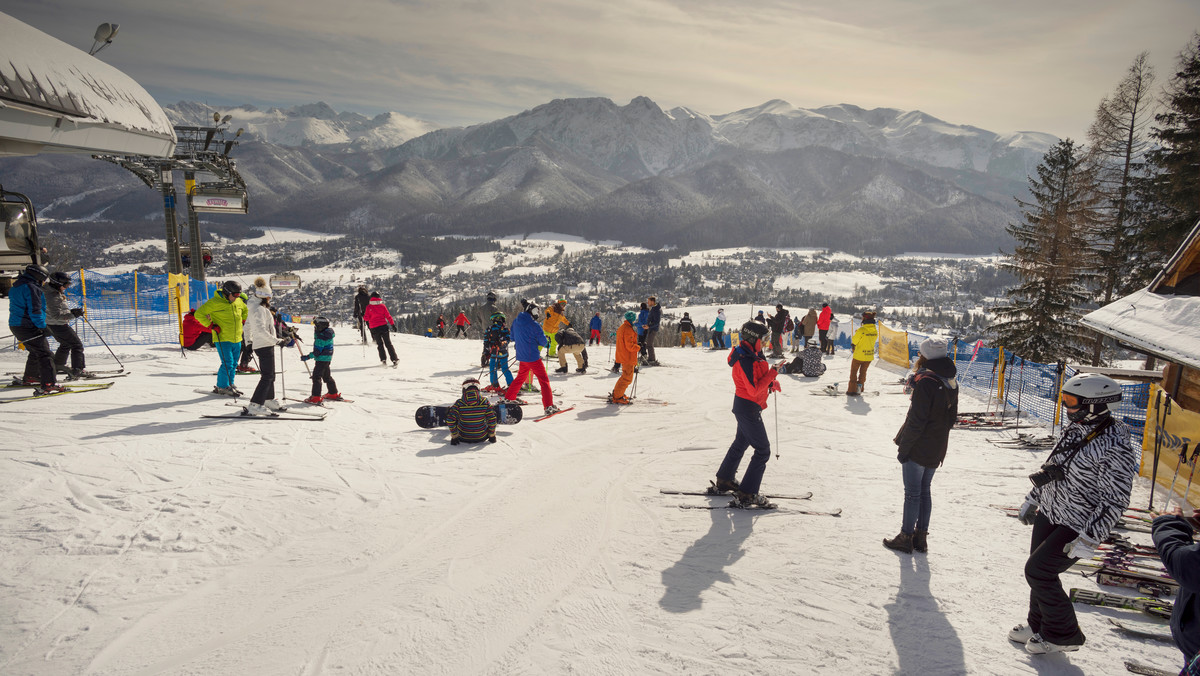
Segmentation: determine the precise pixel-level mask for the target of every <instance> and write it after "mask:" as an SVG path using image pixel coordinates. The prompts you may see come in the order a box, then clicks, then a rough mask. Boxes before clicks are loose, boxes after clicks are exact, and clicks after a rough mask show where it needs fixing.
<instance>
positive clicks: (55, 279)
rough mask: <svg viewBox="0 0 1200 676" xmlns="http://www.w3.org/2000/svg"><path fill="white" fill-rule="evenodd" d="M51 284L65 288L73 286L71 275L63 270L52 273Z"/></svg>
mask: <svg viewBox="0 0 1200 676" xmlns="http://www.w3.org/2000/svg"><path fill="white" fill-rule="evenodd" d="M50 284H51V285H53V286H56V287H58V288H60V289H65V288H67V287H68V286H71V275H68V274H67V273H65V272H61V271H60V272H52V273H50Z"/></svg>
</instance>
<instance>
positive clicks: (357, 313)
mask: <svg viewBox="0 0 1200 676" xmlns="http://www.w3.org/2000/svg"><path fill="white" fill-rule="evenodd" d="M370 302H371V297H370V295H369V294H368V292H367V285H366V284H359V285H358V291H357V292H356V293H355V294H354V323H355V325H356V326H357V328H358V335H359V336H360V337H361V338H362V344H363V345H366V344H367V329H366V327H365V326H363V315H364V314H366V312H367V304H368V303H370Z"/></svg>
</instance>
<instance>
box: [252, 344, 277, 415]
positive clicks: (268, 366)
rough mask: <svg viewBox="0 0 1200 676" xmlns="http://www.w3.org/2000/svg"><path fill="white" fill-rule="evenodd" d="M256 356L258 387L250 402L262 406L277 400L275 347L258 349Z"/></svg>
mask: <svg viewBox="0 0 1200 676" xmlns="http://www.w3.org/2000/svg"><path fill="white" fill-rule="evenodd" d="M254 356H255V357H257V358H258V385H257V386H255V388H254V394H253V396H251V397H250V402H251V403H254V404H259V405H262V403H263V402H264V401H266V400H268V399H274V398H275V346H274V345H272V346H271V347H262V348H258V349H257V350H255V351H254Z"/></svg>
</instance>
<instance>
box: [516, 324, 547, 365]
mask: <svg viewBox="0 0 1200 676" xmlns="http://www.w3.org/2000/svg"><path fill="white" fill-rule="evenodd" d="M509 332H510V333H511V334H512V339H513V343H514V344H515V345H516V346H517V361H538V360H540V359H541V358H542V353H541V350H540V349H539V348H542V347H547V346H548V345H549V344H550V341H549V340H547V339H546V334H545V333H544V332H543V331H542V327H541V326H538V323H537V322H536V321H534V319H533V317H532V316H531V315H530V314H529V313H528V312H521V313H519V314H518V315H517V318H516V319H514V320H513V323H512V327H511V328H510V329H509Z"/></svg>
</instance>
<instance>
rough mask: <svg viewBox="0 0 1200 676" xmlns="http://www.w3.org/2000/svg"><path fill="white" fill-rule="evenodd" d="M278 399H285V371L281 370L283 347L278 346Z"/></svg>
mask: <svg viewBox="0 0 1200 676" xmlns="http://www.w3.org/2000/svg"><path fill="white" fill-rule="evenodd" d="M278 371H279V392H280V394H279V398H280V399H282V400H286V399H287V376H286V375H285V374H286V373H287V369H285V368H283V345H280V346H279V369H278Z"/></svg>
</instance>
